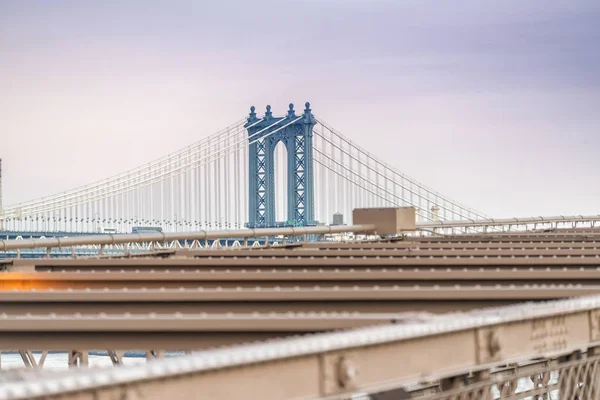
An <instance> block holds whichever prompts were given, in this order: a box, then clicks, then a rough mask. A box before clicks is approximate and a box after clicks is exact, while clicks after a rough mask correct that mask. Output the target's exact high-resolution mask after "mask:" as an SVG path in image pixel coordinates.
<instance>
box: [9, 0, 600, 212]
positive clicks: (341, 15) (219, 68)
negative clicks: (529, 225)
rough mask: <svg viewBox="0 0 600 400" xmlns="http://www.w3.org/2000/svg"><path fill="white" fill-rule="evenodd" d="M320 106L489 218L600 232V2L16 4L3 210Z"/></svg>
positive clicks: (24, 0)
mask: <svg viewBox="0 0 600 400" xmlns="http://www.w3.org/2000/svg"><path fill="white" fill-rule="evenodd" d="M307 100H308V101H310V102H311V104H312V109H313V111H314V112H315V113H316V114H318V115H320V116H322V117H323V118H324V119H325V120H326V121H328V122H329V123H330V124H331V125H333V126H334V127H335V128H336V129H337V130H338V131H340V132H342V133H344V134H345V135H346V136H347V137H349V138H350V139H351V140H353V141H354V142H356V143H358V144H359V145H361V146H362V147H365V148H366V149H368V150H369V151H370V152H372V153H374V154H377V155H378V156H379V158H380V159H382V160H384V161H386V162H388V163H389V164H391V165H393V166H395V167H396V168H397V169H398V170H400V171H402V172H403V173H405V174H408V175H409V176H412V177H414V178H415V179H417V180H419V181H421V182H423V183H425V184H426V185H428V186H430V187H432V188H434V189H436V190H438V191H440V192H442V193H444V194H446V195H448V196H449V197H451V198H454V199H456V200H458V201H460V202H462V203H464V204H467V205H469V206H472V207H474V208H476V209H478V210H480V211H483V212H484V213H486V214H489V215H492V216H495V217H511V216H536V215H560V214H563V215H567V214H599V213H600V184H598V182H600V1H598V0H564V1H563V0H527V1H523V0H502V1H489V0H488V1H485V0H460V1H456V0H453V1H450V0H396V1H391V0H390V1H383V0H369V1H358V0H297V1H284V0H273V1H265V0H254V1H251V2H246V1H227V0H223V1H211V2H208V1H206V2H205V1H191V0H190V1H141V0H140V1H134V0H128V1H86V2H82V1H63V0H55V1H51V2H50V1H42V0H38V1H30V0H15V1H9V0H0V157H1V158H3V172H4V177H3V185H4V204H5V205H8V204H12V203H16V202H20V201H26V200H32V199H34V198H37V197H42V196H45V195H50V194H53V193H56V192H60V191H62V190H67V189H71V188H74V187H76V186H79V185H84V184H87V183H91V182H93V181H96V180H99V179H102V178H105V177H108V176H109V175H113V174H116V173H119V172H122V171H124V170H127V169H130V168H133V167H135V166H138V165H140V164H144V163H146V162H148V161H151V160H153V159H155V158H157V157H160V156H162V155H165V154H166V153H167V152H170V151H174V150H177V149H179V148H181V147H184V146H186V145H187V144H190V143H193V142H195V141H197V140H199V139H201V138H202V137H205V136H207V135H209V134H211V133H214V132H216V131H217V130H219V129H221V128H223V127H225V126H227V125H229V124H231V123H233V122H234V121H236V120H238V119H240V118H242V117H243V116H244V115H246V114H247V112H248V108H249V106H250V105H256V106H257V108H258V109H259V110H260V111H261V112H262V110H264V106H265V105H266V104H271V105H272V106H273V111H274V112H275V113H276V114H277V113H284V112H285V110H286V108H287V104H288V103H289V102H294V103H296V104H297V105H298V108H300V106H301V105H302V104H303V103H304V102H305V101H307Z"/></svg>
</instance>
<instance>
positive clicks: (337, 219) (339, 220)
mask: <svg viewBox="0 0 600 400" xmlns="http://www.w3.org/2000/svg"><path fill="white" fill-rule="evenodd" d="M331 225H344V214H341V213H335V214H333V222H332V223H331Z"/></svg>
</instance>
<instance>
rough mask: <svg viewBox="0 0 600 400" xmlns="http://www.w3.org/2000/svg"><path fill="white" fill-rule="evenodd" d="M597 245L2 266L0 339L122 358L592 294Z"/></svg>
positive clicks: (582, 241) (371, 245) (523, 240)
mask: <svg viewBox="0 0 600 400" xmlns="http://www.w3.org/2000/svg"><path fill="white" fill-rule="evenodd" d="M86 240H87V239H86ZM599 241H600V233H598V232H597V231H593V232H592V231H586V232H553V233H536V234H531V233H530V234H494V235H479V236H476V235H469V236H467V235H464V236H454V237H428V238H424V237H416V238H405V239H403V240H386V241H370V242H348V243H334V242H318V243H301V244H299V243H294V244H288V245H284V246H270V247H261V248H236V249H218V250H214V249H204V250H195V249H194V250H190V249H187V250H166V251H165V250H162V251H158V252H150V253H146V254H138V255H136V256H131V255H128V256H105V257H92V258H65V259H54V258H53V259H35V260H32V259H27V260H23V259H21V260H4V261H2V266H3V268H4V269H5V272H3V273H2V279H1V280H0V309H1V311H2V313H3V314H0V328H1V329H5V332H6V333H5V334H1V335H0V336H1V337H2V339H3V340H4V341H3V346H4V349H5V350H9V349H14V348H17V349H21V350H22V351H24V353H23V354H27V351H29V350H28V349H31V348H34V346H37V347H38V348H40V346H41V348H43V349H46V350H50V349H57V348H56V346H65V345H66V344H68V343H72V347H71V348H80V349H81V348H84V349H85V348H88V349H89V348H98V346H99V345H100V343H102V342H101V340H102V339H101V338H105V339H106V340H107V341H106V342H104V343H105V345H103V346H104V347H100V348H106V347H112V349H113V350H115V349H116V350H130V349H132V348H131V347H130V346H133V345H134V344H135V340H134V339H133V338H134V337H138V338H139V337H140V336H144V337H147V338H148V339H149V340H150V339H152V340H154V342H152V343H154V344H151V343H150V342H148V343H145V344H144V346H143V347H144V348H145V349H148V348H152V349H157V348H158V349H165V348H172V347H167V344H168V343H182V345H183V344H185V346H184V347H185V348H186V349H198V348H205V347H211V346H216V345H222V344H229V343H233V342H239V341H248V340H262V339H266V338H272V337H277V336H285V335H290V334H301V333H307V332H319V331H322V330H329V329H339V328H347V327H352V326H362V325H365V324H372V323H376V322H377V323H382V322H387V323H389V322H391V321H392V320H396V319H397V318H396V317H395V316H396V315H398V314H399V313H404V312H429V313H443V312H451V311H461V310H462V311H465V310H471V309H474V308H481V307H486V306H503V305H509V304H514V303H520V302H524V301H542V300H551V299H561V298H567V297H573V296H579V295H588V294H596V293H600V244H598V243H597V242H599ZM248 315H252V316H253V317H252V318H254V319H252V318H248V317H246V316H248ZM336 315H337V317H336ZM269 318H273V319H269ZM194 319H197V321H196V322H190V321H194ZM157 321H159V322H162V325H161V324H159V323H157ZM252 321H254V323H253V322H252ZM302 321H304V322H305V323H304V324H303V323H302ZM328 321H329V322H328ZM184 323H185V324H191V325H185V326H188V327H191V326H192V325H193V327H194V328H193V329H195V330H193V335H195V336H193V338H195V339H193V338H192V336H190V335H191V334H190V332H191V331H186V329H188V328H185V329H184V328H183V327H181V326H183V325H182V324H184ZM236 324H237V325H236ZM277 324H279V325H277ZM159 325H160V326H159ZM85 326H87V327H88V328H87V329H88V330H87V331H85V330H84V328H85ZM125 326H130V327H132V328H127V329H134V327H135V326H137V327H138V328H139V330H138V331H135V329H138V328H135V329H134V331H129V332H126V331H124V329H125V328H124V327H125ZM161 326H162V328H161ZM261 326H262V327H263V328H261ZM178 327H180V328H178ZM1 329H0V331H1ZM77 329H79V330H77ZM189 329H192V328H189ZM261 329H264V330H263V331H261ZM165 330H170V331H171V332H172V335H171V336H169V334H166V336H165V338H166V339H165V341H160V337H161V334H162V333H164V332H165ZM142 331H143V334H142ZM2 332H4V331H2ZM132 332H133V333H132ZM94 335H95V336H94ZM119 335H120V336H119ZM177 335H180V336H179V337H176V336H177ZM186 335H188V336H186ZM36 337H37V340H38V342H39V337H43V338H44V340H43V342H41V343H37V344H36V340H35V338H36ZM78 337H79V338H80V339H81V340H84V339H85V338H87V339H86V340H88V341H87V342H83V341H82V342H78V341H77V340H78V339H77V338H78ZM111 337H113V338H114V340H113V339H110V338H111ZM11 338H12V339H11ZM127 338H129V339H127ZM186 338H188V339H189V341H186V340H188V339H186ZM46 339H48V340H46ZM109 339H110V340H112V341H109ZM11 340H12V341H11ZM127 340H129V341H127ZM194 340H195V341H194ZM192 342H193V343H192ZM106 343H110V346H108V344H106ZM75 345H77V346H80V345H81V346H80V347H75ZM84 345H85V346H84ZM6 346H8V347H6ZM150 346H153V347H150ZM79 352H81V351H79Z"/></svg>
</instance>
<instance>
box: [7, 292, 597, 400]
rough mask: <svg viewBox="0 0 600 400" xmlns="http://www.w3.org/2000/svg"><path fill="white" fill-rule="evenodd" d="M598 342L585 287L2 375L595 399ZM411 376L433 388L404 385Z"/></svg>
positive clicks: (206, 387)
mask: <svg viewBox="0 0 600 400" xmlns="http://www.w3.org/2000/svg"><path fill="white" fill-rule="evenodd" d="M598 346H600V296H593V297H586V298H577V299H573V300H566V301H555V302H548V303H541V304H523V305H518V306H510V307H503V308H496V309H488V310H480V311H474V312H471V313H456V314H447V315H445V316H440V317H439V318H433V319H425V320H423V321H419V320H409V321H405V322H402V323H399V324H396V325H385V326H376V327H368V328H360V329H355V330H350V331H341V332H336V333H327V334H317V335H310V336H306V337H297V338H292V339H282V340H275V341H270V342H262V343H257V344H249V345H241V346H235V347H228V348H222V349H215V350H208V351H202V352H199V353H196V354H194V355H189V356H183V357H178V358H170V359H162V360H156V361H151V362H149V363H147V364H145V365H139V366H131V367H117V369H110V370H107V369H100V370H86V369H81V370H78V371H73V370H71V371H69V372H65V373H62V374H61V373H57V374H51V375H42V376H38V377H37V379H35V381H32V380H30V379H26V380H24V381H18V382H17V381H14V382H4V383H3V385H1V386H0V399H24V398H41V397H44V398H46V399H51V398H58V397H59V396H60V398H61V399H79V398H89V397H90V396H91V397H93V398H105V397H104V396H108V395H109V394H110V395H112V396H116V398H133V397H130V396H134V395H135V396H138V397H135V398H144V399H159V398H164V394H165V393H168V394H169V396H170V397H172V398H188V397H187V396H190V394H191V393H200V392H202V393H203V396H204V395H206V398H228V399H248V398H260V399H283V398H286V399H313V398H327V399H333V398H357V397H356V396H357V395H358V394H359V393H360V394H362V396H363V397H362V398H369V397H364V396H369V395H370V394H374V393H380V395H377V396H381V397H373V398H385V397H383V395H381V394H385V392H390V391H395V394H394V397H391V398H410V396H412V395H414V394H420V395H421V396H420V397H421V398H428V399H448V400H450V399H492V398H502V399H524V398H528V397H529V398H531V396H542V397H534V398H561V399H563V398H564V399H575V398H577V399H597V398H598V394H599V393H600V392H599V390H600V386H599V383H598V379H597V378H598V369H597V367H598V363H599V361H600V358H599V357H600V356H599V355H598V354H599V352H598V349H599V347H598ZM523 378H529V379H528V380H527V381H526V382H524V379H523ZM415 384H420V385H422V386H427V385H430V386H429V388H430V389H429V390H428V391H427V390H425V391H424V390H421V391H419V390H417V391H416V392H414V393H413V394H412V395H411V394H410V393H409V390H408V388H409V387H411V386H413V387H414V385H415ZM190 391H192V392H190ZM432 391H434V392H437V393H433V394H432V393H431V392H432ZM553 393H554V395H553ZM556 393H558V397H556ZM85 396H88V397H85ZM353 396H354V397H353Z"/></svg>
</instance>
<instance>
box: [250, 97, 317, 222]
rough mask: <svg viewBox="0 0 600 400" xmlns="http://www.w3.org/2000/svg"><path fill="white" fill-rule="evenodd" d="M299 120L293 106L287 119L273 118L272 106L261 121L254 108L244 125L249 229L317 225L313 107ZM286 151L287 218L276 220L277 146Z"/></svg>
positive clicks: (290, 107) (308, 104) (268, 107)
mask: <svg viewBox="0 0 600 400" xmlns="http://www.w3.org/2000/svg"><path fill="white" fill-rule="evenodd" d="M305 106H306V108H305V109H304V112H303V114H302V115H300V116H297V115H296V112H295V111H294V105H293V104H290V106H289V110H288V113H287V115H286V116H285V117H274V116H273V114H272V113H271V106H267V111H266V112H265V116H264V118H263V120H262V121H260V122H258V123H257V121H259V118H257V117H256V112H255V108H254V106H252V107H250V115H249V117H248V121H247V123H246V124H245V125H244V127H246V129H247V130H248V143H249V154H248V159H249V176H248V178H249V196H250V198H249V214H248V215H249V221H248V227H250V228H270V227H276V226H289V225H293V226H307V225H314V224H316V221H315V209H314V198H315V193H314V175H313V147H312V138H313V127H314V126H315V124H316V120H315V118H314V116H313V115H312V112H311V109H310V103H308V102H307V103H306V104H305ZM280 141H281V142H283V144H284V145H285V147H286V149H287V218H288V220H287V221H286V222H283V221H276V220H275V165H274V152H275V146H277V144H278V143H279V142H280Z"/></svg>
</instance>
